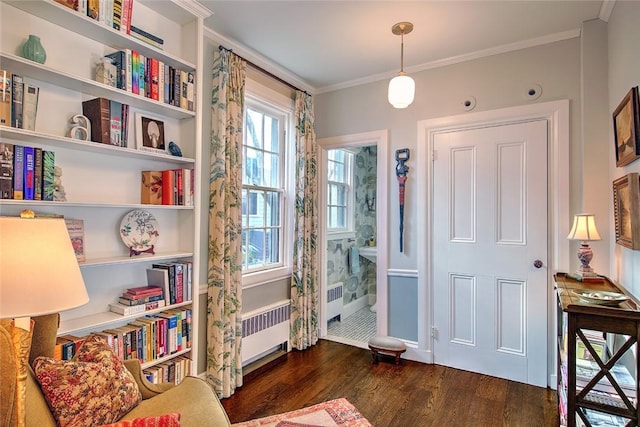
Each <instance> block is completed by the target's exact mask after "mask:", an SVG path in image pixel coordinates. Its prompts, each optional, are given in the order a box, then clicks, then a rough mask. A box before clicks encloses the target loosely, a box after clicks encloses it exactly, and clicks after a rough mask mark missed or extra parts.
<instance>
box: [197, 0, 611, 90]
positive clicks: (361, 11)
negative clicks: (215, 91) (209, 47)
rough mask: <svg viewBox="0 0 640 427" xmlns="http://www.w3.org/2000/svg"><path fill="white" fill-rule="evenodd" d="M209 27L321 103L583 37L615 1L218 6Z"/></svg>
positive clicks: (205, 0)
mask: <svg viewBox="0 0 640 427" xmlns="http://www.w3.org/2000/svg"><path fill="white" fill-rule="evenodd" d="M198 1H199V3H201V4H202V5H204V6H205V7H207V8H208V9H210V10H211V11H213V15H212V16H210V17H209V18H207V19H206V20H205V26H206V27H207V28H208V29H209V30H211V34H213V35H214V36H215V37H216V38H217V39H218V40H221V41H222V44H224V45H225V47H227V48H231V49H233V50H234V52H237V53H238V54H240V55H241V56H244V57H245V58H246V59H248V60H250V61H252V62H254V63H256V64H258V65H259V66H261V67H263V68H265V69H267V70H269V71H271V72H273V73H274V74H276V75H278V76H279V77H281V78H283V79H285V80H287V81H289V82H290V83H293V84H296V85H299V87H301V88H303V89H306V90H310V91H311V92H314V93H318V92H324V91H329V90H334V89H339V88H343V87H348V86H353V85H356V84H362V83H366V82H369V81H375V80H381V79H387V78H390V77H391V76H393V75H395V74H397V73H398V71H399V70H400V41H401V40H400V36H396V35H394V34H393V33H392V32H391V27H392V26H393V25H394V24H395V23H397V22H401V21H410V22H412V23H413V24H414V29H413V31H412V32H411V33H410V34H408V35H406V36H405V37H404V68H405V71H406V72H408V73H409V74H410V73H411V72H416V71H420V70H424V69H428V68H433V67H435V66H439V65H444V64H447V63H452V62H458V61H461V60H465V59H471V58H476V57H480V56H485V55H490V54H495V53H500V52H505V51H509V50H514V49H519V48H523V47H528V46H534V45H538V44H542V43H548V42H553V41H557V40H563V39H567V38H571V37H576V36H578V35H579V30H580V27H581V23H582V22H583V21H588V20H591V19H596V18H599V17H600V18H601V19H603V20H605V21H606V20H607V19H608V15H609V14H610V12H611V9H612V8H613V1H614V0H605V1H601V0H597V1H596V0H568V1H564V0H554V1H541V0H534V1H526V0H520V1H514V0H512V1H485V0H475V1H409V2H405V1H244V0H235V1H218V0H198Z"/></svg>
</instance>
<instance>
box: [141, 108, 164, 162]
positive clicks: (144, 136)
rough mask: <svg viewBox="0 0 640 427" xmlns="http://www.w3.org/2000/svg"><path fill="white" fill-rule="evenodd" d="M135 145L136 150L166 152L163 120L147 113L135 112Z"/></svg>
mask: <svg viewBox="0 0 640 427" xmlns="http://www.w3.org/2000/svg"><path fill="white" fill-rule="evenodd" d="M135 118H136V123H135V129H136V147H137V148H138V150H143V151H150V152H155V153H160V154H166V153H167V144H166V143H165V138H164V122H163V121H162V119H159V118H157V117H153V116H151V115H149V114H147V113H136V114H135Z"/></svg>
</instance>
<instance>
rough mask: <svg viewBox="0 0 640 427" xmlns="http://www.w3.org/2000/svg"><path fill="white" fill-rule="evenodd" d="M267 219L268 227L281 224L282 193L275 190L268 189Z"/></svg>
mask: <svg viewBox="0 0 640 427" xmlns="http://www.w3.org/2000/svg"><path fill="white" fill-rule="evenodd" d="M266 203H267V208H266V213H267V216H266V221H265V225H266V226H267V227H270V226H271V227H279V226H280V193H277V192H275V191H268V192H267V194H266Z"/></svg>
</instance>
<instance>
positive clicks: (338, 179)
mask: <svg viewBox="0 0 640 427" xmlns="http://www.w3.org/2000/svg"><path fill="white" fill-rule="evenodd" d="M352 185H353V154H352V153H350V152H348V151H346V150H340V149H338V150H328V151H327V221H328V222H327V231H328V233H329V234H330V235H332V234H333V236H330V237H334V238H336V237H338V236H337V234H342V233H352V232H353V191H352Z"/></svg>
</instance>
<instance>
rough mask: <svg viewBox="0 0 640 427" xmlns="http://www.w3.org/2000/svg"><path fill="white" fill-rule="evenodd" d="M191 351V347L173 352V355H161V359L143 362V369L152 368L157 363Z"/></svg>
mask: <svg viewBox="0 0 640 427" xmlns="http://www.w3.org/2000/svg"><path fill="white" fill-rule="evenodd" d="M190 351H191V349H190V348H186V349H184V350H180V351H176V352H175V353H173V354H171V355H169V356H165V357H161V358H159V359H156V360H152V361H150V362H145V363H142V364H141V366H142V369H147V368H150V367H151V366H155V365H157V364H159V363H162V362H166V361H167V360H171V359H173V358H176V357H178V356H182V355H183V354H187V353H189V352H190Z"/></svg>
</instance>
